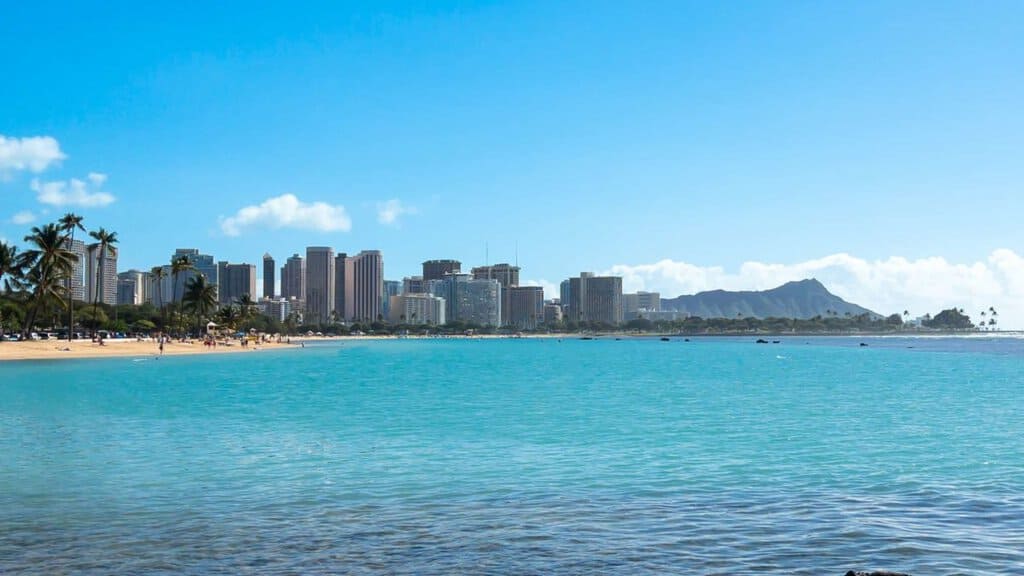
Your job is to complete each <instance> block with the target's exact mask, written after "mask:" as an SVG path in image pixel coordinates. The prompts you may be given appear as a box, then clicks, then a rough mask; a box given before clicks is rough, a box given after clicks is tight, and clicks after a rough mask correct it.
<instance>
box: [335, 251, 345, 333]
mask: <svg viewBox="0 0 1024 576" xmlns="http://www.w3.org/2000/svg"><path fill="white" fill-rule="evenodd" d="M346 261H348V254H345V253H344V252H342V253H340V254H338V255H337V256H335V257H334V313H335V316H337V317H338V318H339V319H342V320H344V319H346V318H347V317H348V316H346V315H345V294H346V292H347V290H346V289H345V286H346V285H347V284H348V279H347V276H348V267H347V266H346V265H345V262H346Z"/></svg>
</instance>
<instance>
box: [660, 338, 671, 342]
mask: <svg viewBox="0 0 1024 576" xmlns="http://www.w3.org/2000/svg"><path fill="white" fill-rule="evenodd" d="M661 341H662V342H668V341H669V339H668V338H662V339H661Z"/></svg>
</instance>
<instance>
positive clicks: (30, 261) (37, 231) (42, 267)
mask: <svg viewBox="0 0 1024 576" xmlns="http://www.w3.org/2000/svg"><path fill="white" fill-rule="evenodd" d="M25 242H28V243H29V244H30V245H32V246H34V247H33V248H32V249H30V250H26V251H25V252H22V253H21V255H20V256H19V257H18V266H20V267H21V268H22V269H24V270H26V273H25V275H26V280H27V281H28V283H29V284H30V285H31V286H32V287H33V290H32V296H31V305H30V308H29V311H28V315H27V316H26V318H25V324H24V326H22V329H21V332H22V334H21V335H22V337H23V338H27V337H28V334H29V332H31V331H32V326H33V325H34V324H35V321H36V317H37V316H38V315H39V310H40V308H42V307H43V306H44V305H46V304H48V303H50V302H51V301H52V299H53V297H54V296H58V297H60V304H61V305H64V301H63V298H62V297H63V292H62V289H63V288H64V285H63V282H62V281H63V280H64V279H65V278H67V277H68V275H69V274H71V268H72V266H73V265H74V263H75V260H76V259H77V256H75V254H73V253H72V252H71V251H70V250H68V249H67V248H65V244H64V236H63V234H61V231H60V228H58V227H57V225H56V224H46V225H45V226H43V227H41V228H40V227H39V226H35V227H33V228H32V233H31V234H29V235H28V236H25Z"/></svg>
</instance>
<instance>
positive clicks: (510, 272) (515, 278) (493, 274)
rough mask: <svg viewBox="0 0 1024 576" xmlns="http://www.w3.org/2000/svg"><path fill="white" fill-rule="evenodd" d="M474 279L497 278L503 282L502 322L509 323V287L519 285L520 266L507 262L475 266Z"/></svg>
mask: <svg viewBox="0 0 1024 576" xmlns="http://www.w3.org/2000/svg"><path fill="white" fill-rule="evenodd" d="M473 279H474V280H497V281H498V282H499V283H500V284H501V288H502V292H503V296H502V302H501V311H502V318H501V324H502V325H505V324H508V323H509V319H508V318H507V317H505V315H507V314H508V313H509V310H510V309H511V307H512V303H511V302H510V301H509V292H508V290H507V289H508V288H510V287H512V286H519V266H513V265H511V264H507V263H502V264H494V265H493V266H477V267H475V268H473Z"/></svg>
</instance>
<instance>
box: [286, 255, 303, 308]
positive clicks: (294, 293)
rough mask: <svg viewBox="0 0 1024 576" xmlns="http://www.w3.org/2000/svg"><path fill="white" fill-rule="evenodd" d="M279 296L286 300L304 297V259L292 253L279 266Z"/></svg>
mask: <svg viewBox="0 0 1024 576" xmlns="http://www.w3.org/2000/svg"><path fill="white" fill-rule="evenodd" d="M281 297H282V298H284V299H286V300H291V299H293V298H294V299H295V300H304V299H305V298H306V261H305V260H304V259H303V258H302V256H299V255H298V254H292V257H291V258H289V259H288V260H287V261H286V262H285V264H284V266H282V267H281Z"/></svg>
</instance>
